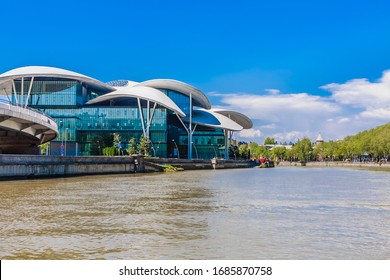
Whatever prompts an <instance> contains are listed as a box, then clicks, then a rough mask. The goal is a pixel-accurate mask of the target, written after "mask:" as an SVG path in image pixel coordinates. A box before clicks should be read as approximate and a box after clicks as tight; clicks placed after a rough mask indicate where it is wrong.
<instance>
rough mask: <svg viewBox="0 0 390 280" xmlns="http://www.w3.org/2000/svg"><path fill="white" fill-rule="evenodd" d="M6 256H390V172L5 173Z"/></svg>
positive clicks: (0, 223) (0, 216)
mask: <svg viewBox="0 0 390 280" xmlns="http://www.w3.org/2000/svg"><path fill="white" fill-rule="evenodd" d="M0 202H1V205H0V258H1V259H390V173H386V172H373V171H362V170H352V169H341V168H294V167H292V168H287V167H286V168H273V169H235V170H217V171H213V170H210V171H186V172H178V173H173V174H142V175H139V174H137V175H134V174H132V175H110V176H89V177H74V178H64V179H42V180H31V181H2V182H0Z"/></svg>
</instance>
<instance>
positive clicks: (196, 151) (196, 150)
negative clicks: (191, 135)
mask: <svg viewBox="0 0 390 280" xmlns="http://www.w3.org/2000/svg"><path fill="white" fill-rule="evenodd" d="M192 145H193V146H194V148H195V153H196V159H198V158H199V157H198V149H197V148H196V146H195V144H194V142H192Z"/></svg>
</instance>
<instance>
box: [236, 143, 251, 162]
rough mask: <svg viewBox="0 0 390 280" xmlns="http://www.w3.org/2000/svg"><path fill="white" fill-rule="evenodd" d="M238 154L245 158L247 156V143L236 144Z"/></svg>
mask: <svg viewBox="0 0 390 280" xmlns="http://www.w3.org/2000/svg"><path fill="white" fill-rule="evenodd" d="M238 154H239V156H240V157H241V158H242V159H247V158H248V156H249V149H248V144H241V145H240V146H238Z"/></svg>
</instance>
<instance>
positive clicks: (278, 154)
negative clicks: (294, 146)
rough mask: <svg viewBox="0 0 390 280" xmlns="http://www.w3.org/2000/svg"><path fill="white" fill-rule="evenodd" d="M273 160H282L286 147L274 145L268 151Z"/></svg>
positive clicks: (284, 156) (285, 153)
mask: <svg viewBox="0 0 390 280" xmlns="http://www.w3.org/2000/svg"><path fill="white" fill-rule="evenodd" d="M270 154H271V156H272V158H273V159H274V160H275V161H279V160H284V159H285V158H286V155H287V149H286V147H274V148H273V149H272V150H271V152H270Z"/></svg>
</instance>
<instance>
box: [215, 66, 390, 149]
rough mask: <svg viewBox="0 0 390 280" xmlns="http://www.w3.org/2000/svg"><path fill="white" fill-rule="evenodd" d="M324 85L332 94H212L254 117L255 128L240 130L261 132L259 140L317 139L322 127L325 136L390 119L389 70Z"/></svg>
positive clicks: (256, 134) (273, 91) (257, 135)
mask: <svg viewBox="0 0 390 280" xmlns="http://www.w3.org/2000/svg"><path fill="white" fill-rule="evenodd" d="M321 88H322V89H326V90H328V91H330V92H331V96H330V97H321V96H318V95H311V94H309V93H288V94H283V93H281V92H280V91H279V90H277V89H266V90H265V91H266V93H265V94H261V95H259V94H251V93H230V94H221V93H215V92H214V93H213V94H214V96H217V97H218V98H219V99H220V102H221V103H223V107H225V108H226V107H228V108H229V109H231V110H235V111H239V112H242V113H244V114H246V115H247V116H248V117H250V118H251V119H252V121H253V123H254V127H253V129H252V130H249V131H246V132H244V131H243V132H241V133H238V134H237V135H238V137H242V138H257V139H256V141H258V142H259V143H261V142H262V140H263V138H265V137H267V136H271V137H274V138H275V139H277V140H278V141H287V142H289V141H293V142H295V141H296V140H297V139H302V138H303V137H310V138H311V139H312V140H313V141H314V140H315V139H316V137H317V135H318V133H319V132H321V134H322V135H323V137H324V139H325V140H330V139H342V138H344V137H345V136H348V135H353V134H356V133H357V132H359V131H363V130H366V129H371V128H373V127H375V126H378V125H382V124H385V123H386V122H389V121H390V70H389V71H384V72H383V76H382V78H381V79H379V80H378V81H375V82H370V81H368V80H367V79H353V80H350V81H347V82H345V83H343V84H336V83H331V84H328V85H325V86H322V87H321ZM260 138H261V139H260Z"/></svg>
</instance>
